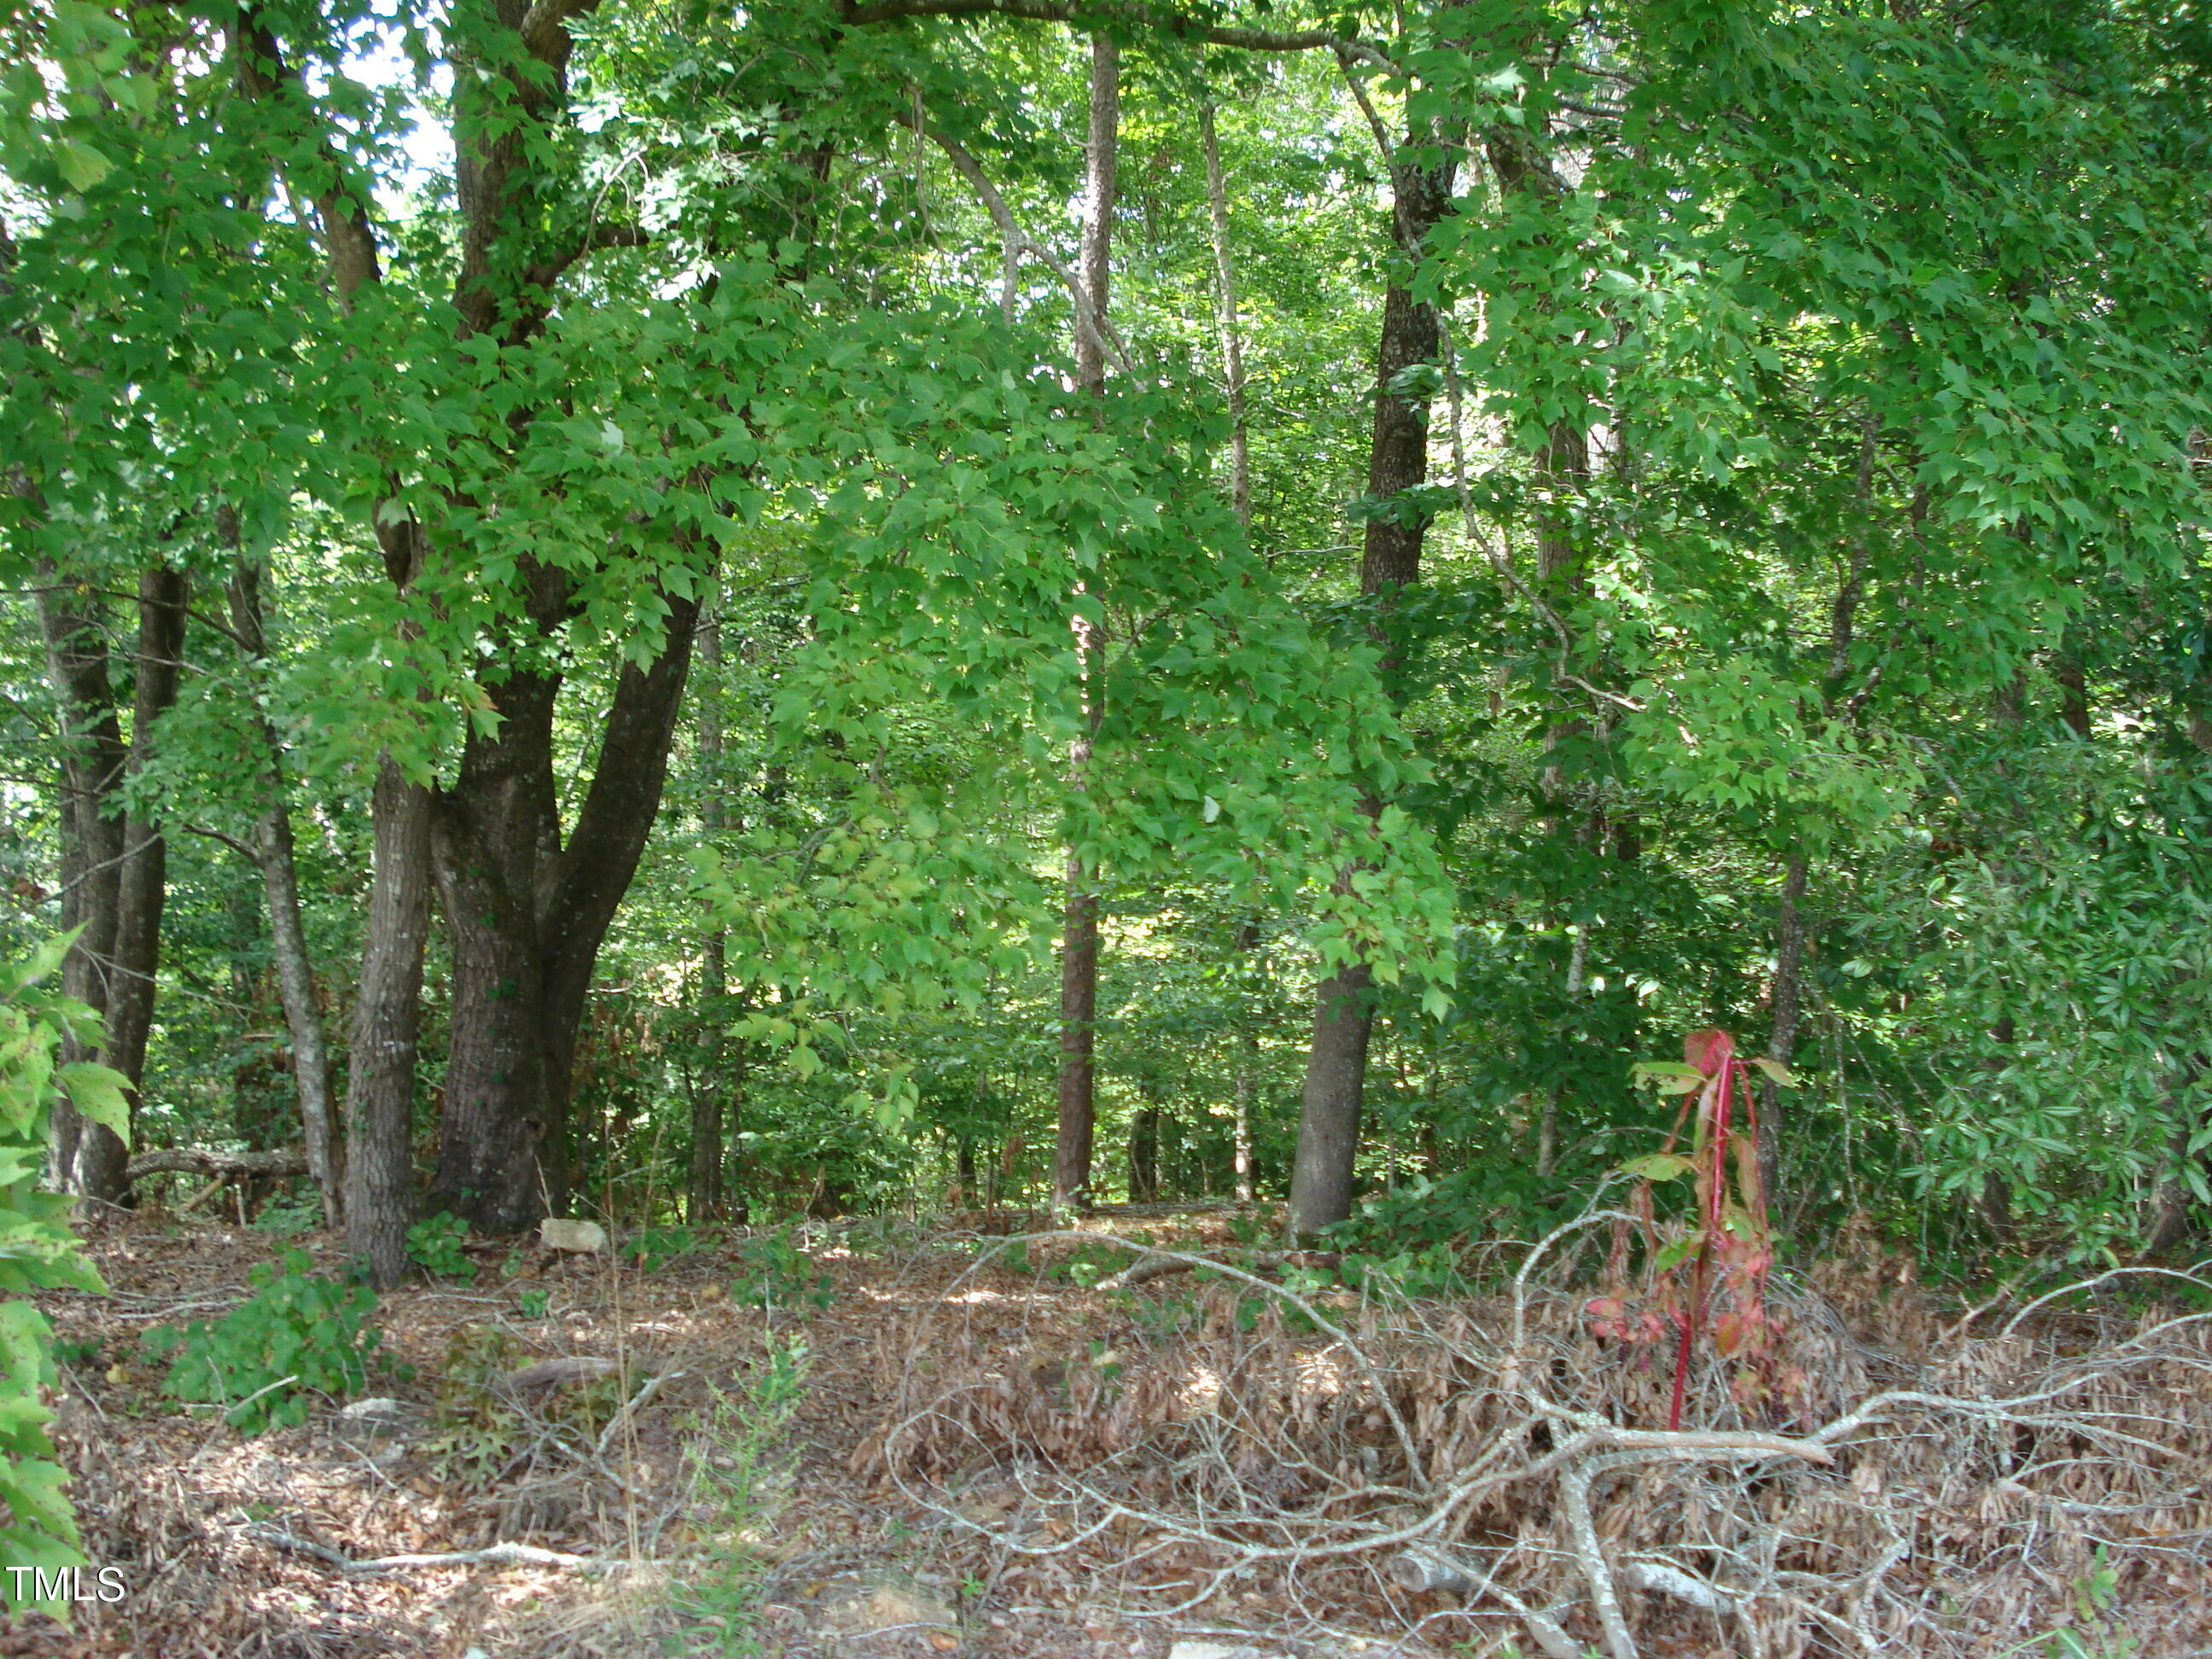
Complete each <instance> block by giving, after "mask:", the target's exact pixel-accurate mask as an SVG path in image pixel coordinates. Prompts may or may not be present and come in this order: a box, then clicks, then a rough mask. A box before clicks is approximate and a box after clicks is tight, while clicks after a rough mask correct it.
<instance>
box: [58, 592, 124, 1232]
mask: <svg viewBox="0 0 2212 1659" xmlns="http://www.w3.org/2000/svg"><path fill="white" fill-rule="evenodd" d="M39 623H40V633H41V634H42V635H43V636H44V640H45V644H46V672H47V677H48V678H49V679H50V681H51V682H52V686H53V693H54V709H55V718H56V724H57V725H58V726H59V727H60V730H61V738H62V741H61V773H62V788H61V813H60V817H61V837H60V839H61V884H62V892H61V913H62V914H61V921H62V927H63V928H64V930H65V931H68V930H81V931H78V933H77V939H76V944H75V945H71V946H70V952H69V955H68V956H67V957H65V958H64V960H63V963H62V992H63V994H64V995H65V996H69V997H72V998H74V999H76V1000H77V1001H79V1002H82V1003H83V1004H85V1005H86V1006H88V1007H90V1008H91V1009H93V1010H94V1012H98V1013H100V1014H102V1015H103V1016H104V1015H105V1014H106V1011H107V1006H108V994H109V989H110V987H111V984H112V978H111V972H110V970H111V967H112V963H113V962H114V959H115V923H116V911H117V907H118V899H119V896H120V893H121V889H122V870H123V823H122V820H121V819H120V818H118V817H113V816H112V815H110V814H109V812H108V811H106V806H107V805H108V803H109V801H110V800H111V799H112V798H113V796H114V793H115V792H116V791H117V790H118V788H120V787H122V782H123V773H124V768H125V765H126V764H127V763H128V761H129V751H128V750H126V749H125V746H124V742H123V727H122V722H121V720H119V719H118V716H117V714H116V710H115V693H114V688H113V685H112V681H111V678H110V675H109V671H108V659H107V645H106V636H105V635H104V633H103V631H102V622H101V619H100V617H98V616H97V615H96V614H94V611H92V610H91V608H90V607H89V605H87V604H86V603H85V602H84V600H83V599H82V598H81V597H80V595H79V593H78V592H76V591H74V590H72V589H71V588H70V587H68V586H65V585H64V584H63V582H62V580H61V579H60V577H59V575H58V573H57V572H55V571H54V569H53V568H52V567H51V566H49V567H47V568H44V569H42V570H41V571H40V586H39ZM63 1058H64V1059H65V1060H89V1059H91V1058H92V1053H91V1051H89V1050H88V1049H85V1048H83V1047H82V1045H81V1044H80V1043H78V1042H76V1040H75V1039H73V1038H72V1039H70V1040H69V1041H68V1042H65V1043H64V1054H63ZM94 1127H96V1126H94V1125H89V1124H88V1123H87V1122H86V1121H84V1120H83V1119H82V1118H81V1117H80V1116H78V1115H77V1114H76V1110H75V1109H73V1108H72V1107H71V1106H70V1104H69V1103H68V1102H67V1101H56V1102H55V1103H54V1108H53V1116H52V1138H51V1141H50V1144H49V1148H48V1160H49V1166H50V1167H49V1170H48V1178H49V1180H50V1181H51V1182H52V1184H53V1186H54V1188H56V1190H58V1191H60V1192H73V1193H80V1194H81V1193H82V1190H83V1188H82V1186H81V1185H80V1184H79V1182H80V1171H79V1170H78V1167H77V1155H78V1151H79V1148H80V1146H82V1143H83V1142H84V1140H85V1138H86V1134H87V1132H88V1130H89V1129H92V1128H94Z"/></svg>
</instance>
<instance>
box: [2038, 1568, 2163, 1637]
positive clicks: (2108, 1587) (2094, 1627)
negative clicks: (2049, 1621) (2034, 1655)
mask: <svg viewBox="0 0 2212 1659" xmlns="http://www.w3.org/2000/svg"><path fill="white" fill-rule="evenodd" d="M2119 1607H2120V1575H2119V1571H2118V1569H2117V1568H2115V1567H2114V1566H2113V1565H2112V1562H2111V1560H2110V1559H2108V1556H2107V1553H2106V1548H2105V1547H2104V1546H2103V1545H2102V1544H2100V1545H2098V1546H2097V1564H2096V1565H2095V1566H2094V1567H2093V1568H2091V1569H2090V1570H2089V1571H2087V1573H2084V1574H2083V1575H2082V1576H2081V1578H2079V1579H2078V1580H2076V1581H2075V1585H2074V1615H2075V1622H2074V1623H2072V1624H2070V1625H2069V1626H2063V1627H2062V1628H2060V1629H2057V1630H2054V1631H2052V1632H2051V1633H2050V1634H2049V1635H2048V1636H2046V1637H2045V1638H2044V1653H2045V1656H2046V1659H2134V1656H2135V1655H2136V1653H2137V1652H2138V1651H2139V1650H2140V1644H2138V1643H2137V1642H2136V1640H2135V1638H2133V1637H2131V1636H2129V1635H2128V1634H2126V1633H2125V1632H2123V1631H2121V1630H2120V1629H2119V1628H2118V1614H2119Z"/></svg>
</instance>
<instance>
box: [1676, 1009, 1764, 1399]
mask: <svg viewBox="0 0 2212 1659" xmlns="http://www.w3.org/2000/svg"><path fill="white" fill-rule="evenodd" d="M1742 1069H1743V1062H1742V1061H1741V1060H1738V1059H1736V1058H1735V1054H1734V1053H1733V1052H1732V1051H1730V1052H1728V1053H1727V1054H1726V1057H1725V1058H1723V1060H1722V1061H1721V1070H1720V1075H1719V1076H1718V1077H1717V1078H1715V1079H1713V1082H1714V1084H1715V1085H1718V1088H1719V1091H1720V1093H1719V1096H1718V1097H1717V1099H1716V1100H1715V1101H1714V1103H1713V1118H1712V1122H1711V1125H1710V1126H1709V1127H1708V1133H1706V1135H1705V1151H1706V1153H1707V1157H1708V1159H1709V1161H1708V1163H1707V1165H1706V1168H1705V1237H1703V1238H1702V1239H1700V1240H1699V1244H1698V1260H1697V1265H1696V1266H1695V1267H1692V1269H1691V1270H1690V1302H1689V1305H1688V1306H1687V1307H1686V1308H1685V1309H1684V1310H1682V1336H1681V1340H1680V1342H1678V1343H1677V1344H1676V1345H1675V1347H1674V1400H1673V1401H1672V1403H1671V1404H1670V1405H1669V1406H1668V1410H1667V1430H1668V1433H1670V1434H1672V1433H1677V1432H1679V1431H1680V1429H1681V1426H1682V1401H1683V1396H1684V1395H1686V1393H1687V1392H1688V1390H1689V1385H1690V1349H1691V1346H1692V1344H1693V1343H1694V1342H1695V1341H1696V1340H1697V1334H1698V1329H1699V1327H1700V1326H1702V1325H1703V1324H1704V1323H1705V1273H1706V1269H1707V1267H1709V1266H1710V1265H1711V1261H1712V1253H1713V1240H1714V1238H1715V1237H1717V1235H1718V1234H1719V1232H1720V1228H1721V1221H1722V1218H1723V1217H1724V1216H1725V1215H1726V1214H1727V1213H1728V1197H1727V1191H1726V1188H1725V1187H1724V1185H1723V1183H1724V1182H1726V1181H1727V1179H1728V1158H1729V1139H1728V1131H1729V1082H1730V1080H1731V1079H1732V1078H1733V1076H1734V1074H1735V1073H1737V1072H1739V1071H1741V1070H1742ZM1744 1086H1745V1089H1746V1091H1749V1088H1750V1085H1749V1083H1748V1081H1747V1082H1746V1084H1745V1085H1744Z"/></svg>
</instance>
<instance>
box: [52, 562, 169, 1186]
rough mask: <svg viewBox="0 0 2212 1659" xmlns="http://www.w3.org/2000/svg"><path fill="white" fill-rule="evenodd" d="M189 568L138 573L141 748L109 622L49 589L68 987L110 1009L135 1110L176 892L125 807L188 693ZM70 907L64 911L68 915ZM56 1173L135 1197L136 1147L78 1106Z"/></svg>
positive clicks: (158, 849) (64, 1128)
mask: <svg viewBox="0 0 2212 1659" xmlns="http://www.w3.org/2000/svg"><path fill="white" fill-rule="evenodd" d="M185 594H186V587H185V579H184V577H183V576H181V575H180V574H178V573H177V572H175V571H173V570H171V569H169V568H167V567H166V566H161V565H155V566H153V567H151V568H149V569H147V570H145V571H144V572H143V573H141V574H140V576H139V579H138V645H137V663H136V671H135V674H134V678H135V681H136V684H135V687H134V690H133V695H132V698H131V744H130V747H129V749H128V750H125V749H124V747H123V744H122V738H121V735H120V731H119V728H118V721H117V718H116V713H115V706H114V698H113V693H112V690H111V688H110V682H109V677H108V667H107V653H106V647H105V646H104V645H101V644H100V643H99V642H98V641H97V635H96V634H95V632H94V630H95V629H97V627H98V625H99V624H98V621H97V619H96V618H95V617H93V616H92V615H91V614H89V612H88V611H79V610H77V609H76V608H75V607H74V606H72V605H70V603H69V602H68V601H67V600H66V599H64V596H63V594H62V593H61V592H59V591H58V590H57V589H56V588H55V586H54V585H53V584H52V582H51V581H49V582H48V583H46V585H44V586H43V587H42V591H41V593H40V612H41V616H40V622H41V628H42V631H43V632H44V634H45V636H46V651H47V665H48V671H49V674H50V675H51V677H52V680H53V684H54V690H55V695H56V700H57V702H58V705H59V709H60V714H61V718H62V722H63V725H64V727H65V728H66V730H67V732H69V733H70V738H72V739H73V740H72V741H71V742H70V743H69V744H67V746H66V748H65V750H64V766H65V768H66V769H67V772H68V774H69V788H68V792H67V796H66V805H65V806H64V828H65V829H66V830H68V831H70V832H71V833H70V834H69V836H68V837H67V839H68V840H69V841H70V842H75V843H76V846H75V849H74V856H73V857H72V856H71V855H70V854H69V853H65V854H64V865H65V869H64V879H65V880H67V881H69V882H70V884H71V887H72V890H76V888H77V886H78V885H79V884H82V894H81V896H80V897H79V899H78V904H77V907H76V921H80V922H82V923H83V924H84V925H85V927H86V932H85V934H84V936H83V937H82V939H79V940H78V944H77V949H76V951H72V952H71V956H72V957H73V958H82V960H81V961H78V962H77V963H76V968H75V971H74V972H70V971H69V970H68V969H66V968H65V969H64V988H66V989H69V990H70V994H75V995H81V996H82V993H83V992H84V991H91V992H93V993H94V994H93V995H89V996H82V1000H85V1001H86V1002H88V1003H89V1004H90V1005H91V1006H93V1007H94V1008H95V1009H96V1010H98V1011H99V1012H100V1014H101V1015H102V1016H103V1018H105V1020H106V1043H105V1046H104V1047H103V1048H102V1049H101V1050H100V1054H98V1056H97V1058H98V1059H99V1060H100V1062H101V1063H102V1064H104V1065H106V1066H112V1067H114V1068H115V1070H117V1071H118V1072H120V1073H123V1075H124V1076H125V1077H126V1078H128V1079H130V1080H131V1109H132V1111H133V1113H134V1114H135V1113H136V1111H137V1101H138V1089H139V1085H141V1084H142V1083H143V1081H144V1078H145V1071H146V1043H147V1039H148V1038H149V1036H150V1035H151V1034H152V1031H153V1025H154V993H155V973H156V971H157V969H159V967H160V964H161V913H162V909H163V907H164V904H165V902H166V901H167V896H168V881H167V843H166V842H164V841H163V840H162V837H161V830H160V829H157V828H156V827H155V825H154V823H152V822H151V821H149V820H148V819H146V818H143V817H139V816H138V815H137V814H136V813H131V812H125V811H123V810H122V801H121V795H122V791H123V787H124V786H125V784H126V783H127V782H128V781H129V780H130V779H131V778H132V777H135V776H137V775H138V774H139V773H140V772H142V771H143V769H144V768H145V766H146V764H147V763H148V761H149V759H150V758H151V756H152V752H153V747H154V743H155V726H156V725H157V724H158V722H159V721H160V719H161V715H162V714H165V713H167V710H168V709H169V708H171V706H172V705H173V704H174V703H175V702H176V700H177V683H178V679H179V675H180V672H181V671H182V669H183V665H184V646H185ZM68 914H69V911H68V907H67V906H66V904H65V906H64V915H65V917H66V916H67V915H68ZM53 1122H54V1130H53V1140H52V1155H53V1165H54V1167H53V1177H54V1180H55V1183H56V1185H57V1186H58V1187H59V1188H60V1189H61V1190H63V1191H64V1192H69V1193H74V1194H77V1195H78V1196H79V1197H81V1198H84V1199H88V1200H94V1201H97V1202H101V1203H106V1204H111V1205H119V1204H124V1203H126V1202H127V1201H128V1200H129V1199H130V1196H131V1175H130V1153H129V1151H128V1149H127V1147H126V1146H125V1144H124V1142H123V1140H122V1139H121V1138H120V1137H118V1135H116V1134H115V1133H113V1132H112V1130H109V1129H106V1128H104V1127H101V1126H100V1125H99V1124H96V1123H88V1122H86V1121H82V1119H80V1118H78V1117H77V1115H76V1113H75V1112H73V1111H71V1110H70V1109H69V1108H68V1106H67V1105H66V1104H63V1105H58V1106H57V1107H56V1109H55V1112H54V1119H53Z"/></svg>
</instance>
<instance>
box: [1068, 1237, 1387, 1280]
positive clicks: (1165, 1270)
mask: <svg viewBox="0 0 2212 1659" xmlns="http://www.w3.org/2000/svg"><path fill="white" fill-rule="evenodd" d="M1130 1248H1131V1249H1141V1248H1143V1247H1141V1246H1137V1245H1132V1246H1131V1247H1130ZM1343 1260H1344V1258H1343V1256H1342V1255H1339V1254H1338V1253H1337V1252H1336V1251H1334V1250H1263V1251H1261V1253H1260V1254H1259V1255H1255V1256H1253V1257H1252V1258H1251V1259H1250V1260H1249V1261H1240V1262H1237V1263H1235V1264H1233V1265H1235V1266H1237V1267H1242V1268H1243V1269H1244V1270H1245V1271H1246V1272H1247V1273H1280V1272H1281V1271H1282V1270H1283V1269H1284V1268H1285V1267H1336V1266H1338V1265H1339V1264H1340V1263H1341V1262H1342V1261H1343ZM1218 1265H1222V1264H1218V1263H1216V1262H1213V1261H1208V1260H1206V1259H1205V1258H1203V1257H1196V1256H1187V1255H1158V1253H1148V1254H1146V1255H1144V1256H1142V1257H1140V1258H1139V1260H1138V1261H1134V1262H1132V1263H1131V1264H1130V1265H1129V1266H1128V1267H1124V1268H1122V1269H1121V1272H1120V1273H1115V1274H1114V1275H1113V1276H1112V1277H1110V1278H1108V1279H1100V1280H1099V1281H1098V1288H1099V1289H1100V1290H1102V1291H1127V1290H1133V1289H1134V1288H1135V1287H1136V1286H1138V1285H1145V1284H1149V1283H1150V1282H1151V1281H1152V1280H1153V1279H1165V1278H1166V1277H1167V1276H1168V1275H1169V1274H1170V1273H1190V1272H1192V1271H1194V1269H1196V1268H1199V1267H1215V1266H1218Z"/></svg>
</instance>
